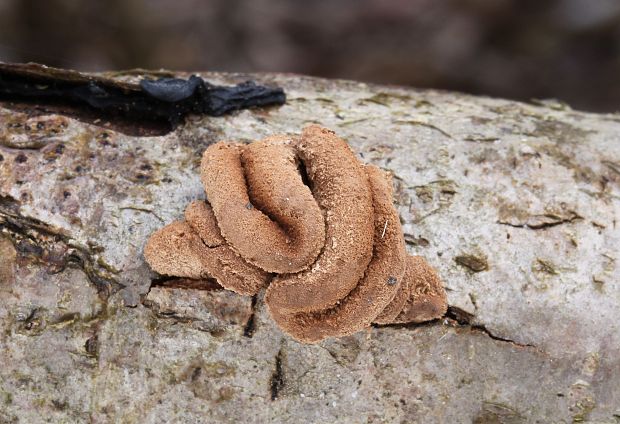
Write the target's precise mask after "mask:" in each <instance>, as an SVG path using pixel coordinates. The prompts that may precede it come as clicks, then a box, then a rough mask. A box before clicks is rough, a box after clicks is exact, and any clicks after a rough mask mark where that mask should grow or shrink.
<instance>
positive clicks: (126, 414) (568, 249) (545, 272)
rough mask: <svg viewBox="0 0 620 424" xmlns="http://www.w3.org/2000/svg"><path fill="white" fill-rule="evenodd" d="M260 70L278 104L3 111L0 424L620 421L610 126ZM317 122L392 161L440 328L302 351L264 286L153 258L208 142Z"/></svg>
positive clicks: (617, 177)
mask: <svg viewBox="0 0 620 424" xmlns="http://www.w3.org/2000/svg"><path fill="white" fill-rule="evenodd" d="M204 76H205V78H206V79H208V80H210V81H214V82H215V83H218V84H223V85H231V84H235V83H237V82H241V80H244V79H247V78H245V77H243V78H242V77H239V76H234V75H222V74H205V75H204ZM246 77H247V76H246ZM251 77H254V78H256V79H258V80H259V81H260V82H261V83H264V84H273V85H278V86H282V87H284V89H285V90H286V91H287V94H288V100H287V104H286V105H285V106H284V107H282V108H269V109H261V110H248V111H244V112H240V113H236V114H233V115H230V116H229V117H227V118H225V119H219V118H203V117H199V116H190V117H188V118H187V119H186V121H185V123H184V124H182V125H180V126H179V127H177V128H176V129H175V130H174V131H172V132H170V133H168V134H166V135H161V134H162V133H158V132H149V131H146V130H145V129H144V128H137V127H139V126H140V125H142V124H138V123H135V125H136V126H137V127H136V128H129V127H127V125H129V126H131V125H132V123H131V121H129V122H125V123H124V124H123V125H125V127H119V126H116V124H114V125H111V126H110V125H107V122H106V120H105V119H101V118H97V117H93V116H90V117H89V119H78V118H80V117H79V116H76V113H77V114H78V115H79V114H80V111H79V110H77V111H76V110H73V111H71V113H65V112H66V111H63V110H62V108H54V107H50V106H49V105H37V104H33V103H28V104H16V103H7V102H0V346H1V349H0V363H2V364H3V366H2V367H1V368H0V422H37V420H39V417H41V416H46V417H50V418H49V419H50V420H53V421H58V422H62V421H66V422H146V423H151V422H152V423H155V422H162V421H167V422H192V421H205V420H207V421H210V422H227V421H228V422H229V421H235V422H295V423H297V422H346V423H348V422H360V421H362V422H365V421H368V422H370V421H373V420H374V421H386V422H425V423H426V422H428V423H434V422H485V420H486V421H492V420H495V421H498V422H501V421H502V420H503V421H505V422H536V421H539V422H550V421H561V420H563V421H566V422H570V421H576V422H579V421H588V420H591V421H594V422H596V421H598V422H614V420H615V418H614V417H615V416H619V414H620V409H619V408H620V390H619V388H618V385H617V381H618V379H620V362H619V361H620V359H618V358H620V328H619V325H620V324H618V323H617V322H616V321H617V320H613V319H610V317H615V316H619V315H620V302H618V299H619V297H618V296H619V293H620V282H619V281H618V275H619V273H618V254H617V252H619V251H620V239H618V237H617V234H618V222H619V221H620V216H618V214H619V211H620V203H619V202H620V172H618V170H619V169H620V140H619V138H618V137H619V136H618V134H620V119H619V118H618V117H617V116H615V115H595V114H587V113H581V112H577V111H573V110H570V109H563V110H558V109H551V108H549V107H546V106H544V105H543V106H540V105H538V106H536V105H528V104H523V103H514V102H509V101H505V100H498V99H488V98H477V97H471V96H464V95H461V94H454V93H438V92H433V91H418V90H411V89H399V88H387V87H380V86H368V85H365V84H358V83H353V82H346V81H328V80H320V79H314V78H307V77H297V76H281V75H272V76H268V75H263V76H260V77H258V76H251ZM117 78H120V79H132V78H134V79H135V78H136V77H135V76H131V75H130V76H122V75H121V76H118V77H117ZM134 82H135V81H134ZM310 121H312V122H317V123H320V124H322V125H325V126H327V127H330V128H332V129H334V130H335V131H336V132H337V133H338V134H339V135H341V136H343V137H344V138H346V139H347V140H348V141H349V143H350V144H351V147H352V148H353V149H354V151H356V152H357V153H359V155H360V156H361V157H362V158H363V160H364V161H365V162H369V163H374V164H377V165H379V166H381V167H382V168H384V169H388V170H390V171H391V172H393V173H394V174H395V175H394V181H395V201H396V204H397V207H398V209H399V212H400V215H401V222H402V225H403V230H404V232H405V233H406V241H407V246H408V250H409V252H410V253H411V254H418V255H423V256H425V257H426V258H427V259H428V260H429V262H430V263H431V264H432V265H433V266H435V267H436V268H437V270H438V272H439V274H440V275H441V277H442V278H443V280H444V281H445V284H446V289H447V291H448V301H449V304H450V309H449V311H448V313H447V315H446V317H444V319H442V320H438V321H435V322H432V323H427V324H422V325H394V326H391V325H390V326H374V327H372V328H371V329H369V330H368V331H367V332H361V333H358V334H356V335H354V336H351V337H346V338H342V339H336V340H326V341H325V342H322V343H321V344H320V345H317V346H308V345H302V344H299V343H296V342H294V341H292V340H290V339H288V338H287V337H286V336H285V335H283V334H282V332H280V331H279V330H278V329H277V327H276V326H275V325H274V324H273V322H272V321H271V319H270V317H269V316H268V314H267V312H266V310H265V307H264V304H263V301H262V297H261V296H262V294H259V295H258V296H256V297H254V298H250V297H242V296H237V295H234V294H232V293H229V292H226V291H223V290H221V289H220V288H219V286H217V285H216V284H215V283H214V282H213V281H209V280H204V281H192V280H187V279H171V278H161V277H160V276H158V275H155V274H154V273H152V272H151V271H150V270H149V268H148V267H147V266H146V265H145V264H144V260H143V258H142V248H143V245H144V242H145V240H146V238H147V237H148V235H149V234H151V233H152V232H153V231H154V230H155V229H157V228H159V227H161V226H162V223H168V222H171V221H173V220H175V219H178V218H180V217H181V216H182V214H183V209H184V207H185V205H186V204H187V203H188V201H190V200H194V199H200V198H204V194H203V190H202V188H201V186H200V180H199V175H198V165H199V161H200V154H201V153H202V151H203V150H204V149H205V147H206V146H207V145H209V144H210V143H212V142H215V141H218V140H221V139H228V140H240V141H249V140H252V139H257V138H262V137H263V136H266V135H270V134H273V133H287V132H289V133H298V132H299V130H300V128H301V127H302V126H303V125H305V124H307V123H308V122H310ZM155 134H159V135H158V136H154V135H155ZM140 135H142V136H140ZM128 306H131V307H128ZM270 400H271V401H270Z"/></svg>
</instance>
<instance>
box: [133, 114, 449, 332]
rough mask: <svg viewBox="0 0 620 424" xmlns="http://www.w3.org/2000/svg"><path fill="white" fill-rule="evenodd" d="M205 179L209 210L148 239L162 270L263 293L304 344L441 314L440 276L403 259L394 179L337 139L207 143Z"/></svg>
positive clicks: (307, 132)
mask: <svg viewBox="0 0 620 424" xmlns="http://www.w3.org/2000/svg"><path fill="white" fill-rule="evenodd" d="M201 179H202V183H203V185H204V187H205V192H206V195H207V199H208V203H207V202H206V201H194V202H192V203H190V204H189V206H188V207H187V209H186V210H185V219H184V220H183V221H176V222H173V223H171V224H169V225H167V226H165V227H164V228H162V229H160V230H158V231H157V232H155V233H154V234H153V235H152V236H151V237H150V239H149V240H148V242H147V244H146V246H145V248H144V256H145V258H146V260H147V262H148V263H149V264H150V265H151V267H152V268H153V269H154V270H155V271H157V272H159V273H161V274H166V275H171V276H178V277H186V278H213V279H215V280H217V282H218V283H219V284H220V285H221V286H223V287H224V288H226V289H228V290H232V291H235V292H237V293H239V294H242V295H254V294H256V293H257V292H258V291H259V290H261V289H262V288H264V287H266V292H265V302H266V304H267V308H268V310H269V313H270V314H271V316H272V317H273V319H274V320H275V321H276V323H277V324H278V325H279V326H280V328H281V329H282V330H283V331H285V332H286V333H288V334H290V335H291V336H292V337H293V338H295V339H297V340H299V341H302V342H307V343H315V342H318V341H321V340H323V339H325V338H327V337H338V336H344V335H348V334H352V333H355V332H357V331H359V330H362V329H364V328H366V327H368V326H369V325H370V324H372V323H377V324H389V323H406V322H422V321H428V320H432V319H435V318H439V317H441V316H442V315H443V314H444V313H445V311H446V307H447V305H446V294H445V291H444V289H443V286H442V284H441V281H440V279H439V277H438V276H437V273H436V272H435V271H434V270H433V268H432V267H431V266H430V265H428V263H427V262H426V261H425V260H424V259H423V258H421V257H419V256H408V255H407V252H406V250H405V242H404V238H403V233H402V230H401V227H400V221H399V216H398V213H397V212H396V210H395V208H394V206H393V205H392V184H391V177H390V176H389V174H387V173H386V172H384V171H382V170H380V169H379V168H377V167H375V166H373V165H364V164H362V163H361V162H360V161H359V160H358V159H357V157H356V156H355V154H354V153H353V151H352V150H351V149H350V148H349V146H348V145H347V143H346V142H345V141H344V140H342V139H340V138H339V137H337V136H336V135H335V134H334V133H333V132H332V131H330V130H327V129H325V128H321V127H319V126H316V125H312V126H309V127H306V128H305V129H304V130H303V132H302V134H301V136H273V137H268V138H265V139H263V140H261V141H257V142H254V143H251V144H248V145H242V144H235V143H227V142H220V143H217V144H214V145H211V146H210V147H209V148H208V149H207V150H206V151H205V152H204V155H203V158H202V163H201Z"/></svg>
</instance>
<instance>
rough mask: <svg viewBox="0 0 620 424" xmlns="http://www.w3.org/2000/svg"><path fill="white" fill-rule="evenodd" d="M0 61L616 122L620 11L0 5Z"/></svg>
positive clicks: (250, 2) (394, 4) (328, 1)
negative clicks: (288, 79) (337, 88)
mask: <svg viewBox="0 0 620 424" xmlns="http://www.w3.org/2000/svg"><path fill="white" fill-rule="evenodd" d="M0 60H2V61H19V62H24V61H36V62H41V63H45V64H48V65H54V66H59V67H68V68H74V69H78V70H84V71H98V70H120V69H129V68H136V67H141V68H150V69H159V68H167V69H173V70H187V71H207V70H210V71H211V70H215V71H241V72H256V71H260V72H264V71H267V72H271V71H275V72H294V73H303V74H309V75H316V76H322V77H330V78H348V79H356V80H362V81H368V82H377V83H386V84H398V85H408V86H415V87H432V88H439V89H448V90H459V91H464V92H469V93H474V94H485V95H489V96H499V97H506V98H512V99H518V100H530V99H532V98H536V99H543V98H555V99H558V100H560V101H563V102H566V103H568V104H570V105H571V106H572V107H574V108H578V109H584V110H591V111H599V112H600V111H607V112H614V111H618V110H620V1H619V0H549V1H543V0H321V1H310V0H287V1H285V0H209V1H199V0H175V1H164V0H109V1H100V2H95V1H78V0H47V1H46V0H0Z"/></svg>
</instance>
